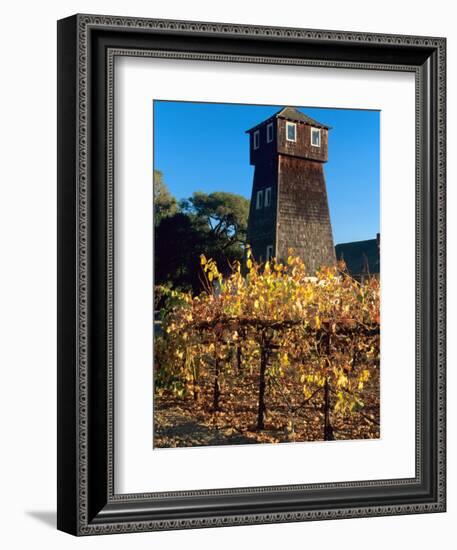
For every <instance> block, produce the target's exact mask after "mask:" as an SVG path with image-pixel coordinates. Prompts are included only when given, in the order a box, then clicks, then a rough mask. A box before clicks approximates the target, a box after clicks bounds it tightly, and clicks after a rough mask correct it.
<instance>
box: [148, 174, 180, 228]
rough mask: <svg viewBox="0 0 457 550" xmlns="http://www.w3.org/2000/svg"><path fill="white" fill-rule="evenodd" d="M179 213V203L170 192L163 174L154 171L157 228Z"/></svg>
mask: <svg viewBox="0 0 457 550" xmlns="http://www.w3.org/2000/svg"><path fill="white" fill-rule="evenodd" d="M177 212H178V203H177V201H176V199H175V198H174V197H173V195H172V194H171V193H170V191H169V190H168V187H167V184H166V183H165V181H164V178H163V173H162V172H161V171H160V170H154V225H155V226H156V227H157V226H158V225H160V222H161V221H162V220H163V219H164V218H169V217H170V216H174V215H175V214H176V213H177Z"/></svg>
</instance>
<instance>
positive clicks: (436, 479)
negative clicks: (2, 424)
mask: <svg viewBox="0 0 457 550" xmlns="http://www.w3.org/2000/svg"><path fill="white" fill-rule="evenodd" d="M445 52H446V41H445V39H444V38H432V37H419V36H397V35H387V34H368V33H356V32H339V31H338V32H337V31H322V30H305V29H293V28H275V27H256V26H245V25H233V24H221V23H202V22H189V21H166V20H155V19H136V18H129V17H110V16H98V15H74V16H72V17H69V18H66V19H63V20H61V21H59V22H58V232H59V238H58V255H59V258H58V528H59V529H61V530H63V531H66V532H68V533H72V534H75V535H91V534H107V533H122V532H134V531H153V530H164V529H184V528H197V527H213V526H229V525H246V524H257V523H274V522H293V521H306V520H315V519H316V520H317V519H336V518H352V517H368V516H380V515H391V514H412V513H426V512H443V511H445V483H446V482H445V177H446V172H445V170H446V167H445V162H446V161H445V155H446V141H445V140H446V137H445V115H446V104H445V103H446V83H445V56H446V53H445ZM121 55H130V56H155V57H169V58H178V59H184V60H185V59H191V60H194V59H199V60H216V61H220V62H233V61H237V62H240V61H241V62H245V63H262V64H291V65H304V66H317V67H329V68H335V69H338V68H357V69H360V70H364V69H371V70H373V69H376V70H381V71H382V70H391V71H392V70H394V71H407V72H412V73H414V74H415V86H416V144H415V147H416V476H415V477H414V478H408V479H388V480H378V481H360V482H341V483H322V484H312V485H291V486H266V487H255V488H240V489H218V488H214V489H212V490H202V491H186V492H169V493H153V494H148V493H141V494H116V493H115V491H114V483H113V461H114V454H113V345H114V342H113V326H114V322H115V320H114V318H113V277H114V276H115V273H114V268H113V266H114V263H113V181H114V180H113V151H114V149H113V101H114V99H113V98H114V93H115V90H114V84H113V82H114V80H113V70H114V63H113V61H114V59H115V57H116V56H121Z"/></svg>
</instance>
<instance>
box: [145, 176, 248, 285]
mask: <svg viewBox="0 0 457 550" xmlns="http://www.w3.org/2000/svg"><path fill="white" fill-rule="evenodd" d="M248 211H249V201H248V200H247V199H245V198H244V197H242V196H240V195H235V194H233V193H226V192H215V193H210V194H206V193H202V192H196V193H194V194H193V195H192V197H190V198H189V199H186V200H183V201H181V202H180V203H179V204H178V202H177V201H176V199H175V198H174V197H172V195H171V194H170V193H169V191H168V189H167V187H166V185H165V183H164V181H163V176H162V174H161V172H158V171H155V172H154V212H155V224H154V225H155V234H154V242H155V247H154V260H155V283H156V284H159V285H164V286H168V287H172V288H177V289H181V290H186V291H192V292H194V293H198V292H200V291H201V290H202V281H201V274H200V269H199V260H198V256H197V255H196V251H197V250H198V251H201V252H203V253H204V254H206V255H207V256H210V257H212V258H214V259H215V261H217V262H218V264H219V266H220V269H221V270H222V271H223V272H224V273H228V272H229V271H230V267H229V266H230V265H231V264H232V263H233V262H234V261H236V260H237V261H241V259H242V258H243V254H244V241H245V237H246V227H247V218H248Z"/></svg>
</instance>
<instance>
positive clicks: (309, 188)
mask: <svg viewBox="0 0 457 550" xmlns="http://www.w3.org/2000/svg"><path fill="white" fill-rule="evenodd" d="M381 115H382V113H381V112H380V111H379V110H367V109H341V108H338V109H336V108H332V107H328V106H325V105H324V106H312V107H307V106H294V105H256V104H229V103H211V102H207V103H206V102H205V103H203V102H191V101H189V102H187V101H173V100H154V101H153V127H152V128H151V131H152V132H153V148H154V150H153V153H154V163H153V167H152V170H153V178H152V180H153V221H154V223H153V226H154V228H153V232H154V235H153V247H154V250H153V273H154V280H153V282H152V284H153V293H154V312H153V330H152V334H153V336H152V340H153V342H152V344H153V352H154V364H153V386H154V387H153V395H152V396H151V398H152V405H153V406H152V411H151V412H152V414H153V434H152V445H153V448H154V449H159V448H176V447H201V446H217V445H245V444H261V443H270V444H272V443H293V442H295V443H298V442H311V441H313V442H324V441H325V442H327V441H335V440H360V439H379V438H380V437H381V430H382V427H381V422H380V381H381V372H380V370H381V369H380V329H381V316H380V309H381V308H380V297H381V294H380V288H381V287H380V285H381V278H380V265H381V264H380V256H381V254H380V248H381V229H380V124H381Z"/></svg>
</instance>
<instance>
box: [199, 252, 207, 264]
mask: <svg viewBox="0 0 457 550" xmlns="http://www.w3.org/2000/svg"><path fill="white" fill-rule="evenodd" d="M205 264H206V257H205V255H204V254H200V265H205Z"/></svg>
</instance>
